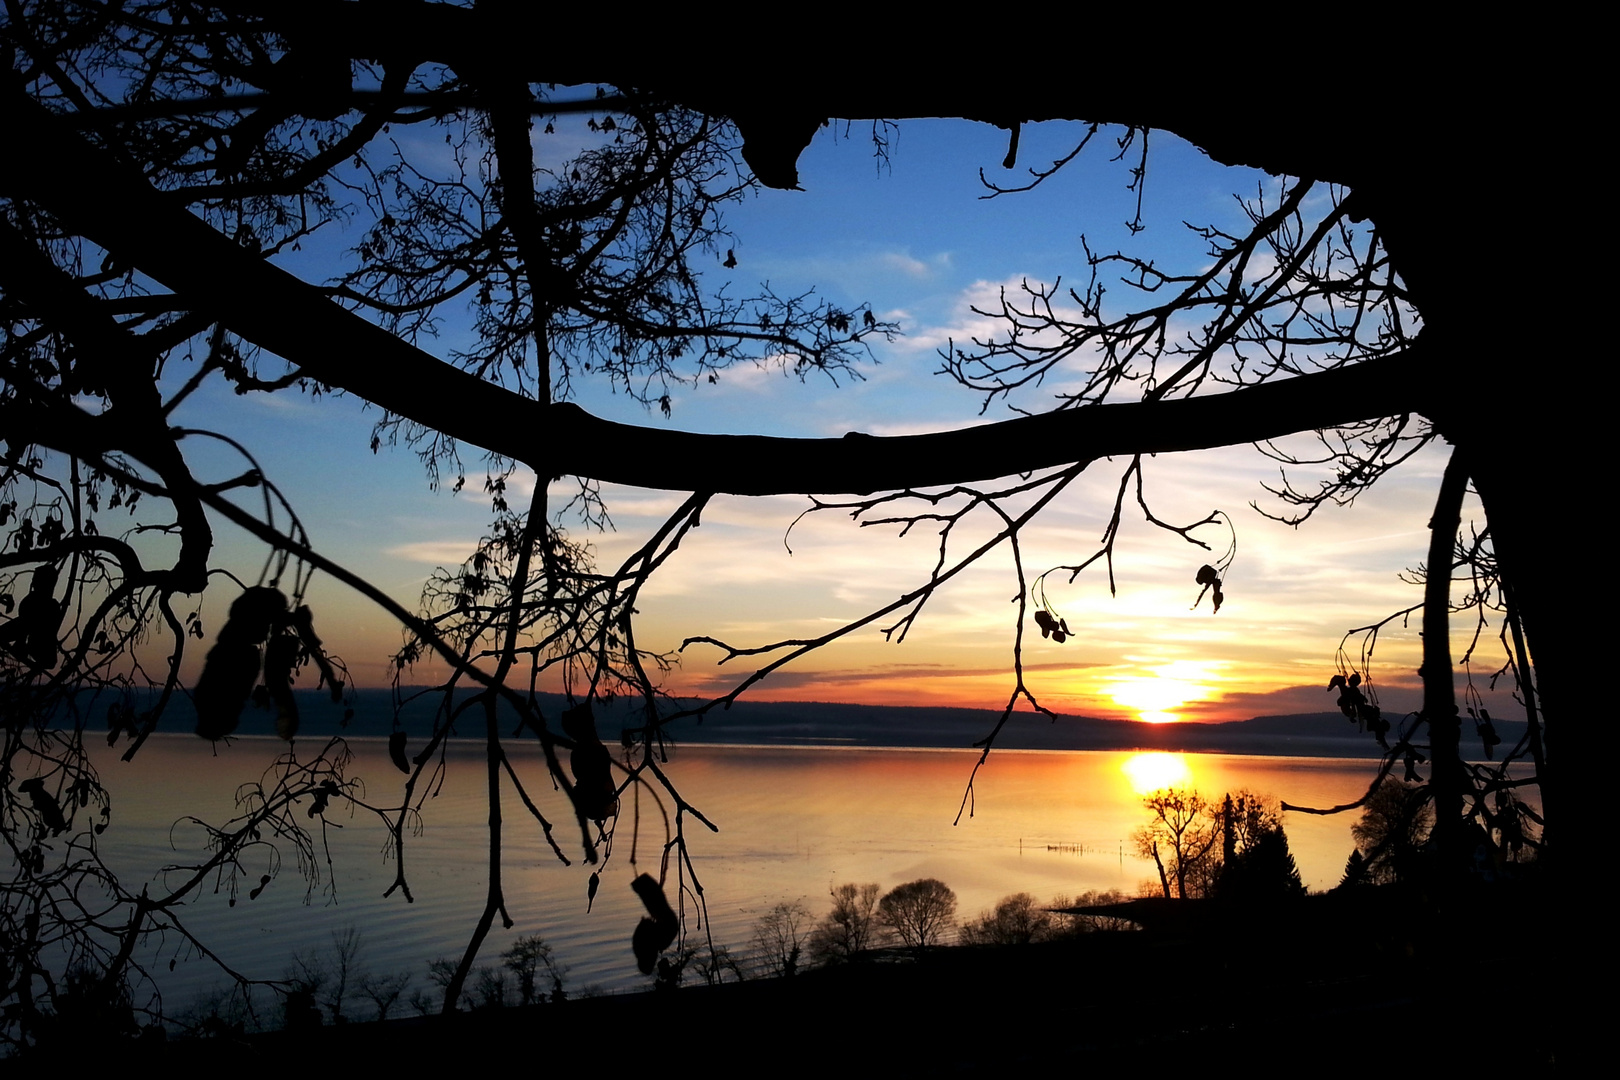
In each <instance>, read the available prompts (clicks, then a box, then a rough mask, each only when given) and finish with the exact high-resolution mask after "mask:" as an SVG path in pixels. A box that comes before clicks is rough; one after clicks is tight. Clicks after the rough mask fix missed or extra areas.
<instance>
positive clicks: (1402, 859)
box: [1345, 779, 1434, 885]
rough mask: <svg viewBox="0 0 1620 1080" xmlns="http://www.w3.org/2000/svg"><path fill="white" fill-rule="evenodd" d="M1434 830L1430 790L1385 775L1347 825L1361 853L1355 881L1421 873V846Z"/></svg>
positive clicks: (1380, 881)
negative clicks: (1354, 821)
mask: <svg viewBox="0 0 1620 1080" xmlns="http://www.w3.org/2000/svg"><path fill="white" fill-rule="evenodd" d="M1433 831H1434V806H1433V804H1432V802H1431V796H1430V793H1429V791H1428V790H1427V789H1426V788H1424V787H1422V786H1420V785H1417V784H1409V783H1405V782H1403V781H1400V780H1393V779H1387V780H1385V781H1384V782H1383V783H1382V784H1379V785H1378V790H1377V791H1375V792H1373V794H1372V797H1371V798H1370V799H1368V800H1367V803H1366V806H1365V807H1364V808H1363V809H1362V812H1361V817H1360V819H1359V820H1357V821H1356V823H1355V824H1354V825H1352V826H1350V835H1351V836H1353V837H1355V840H1356V851H1357V853H1358V854H1359V855H1360V856H1361V859H1360V863H1359V866H1358V868H1357V869H1358V872H1357V875H1356V878H1355V879H1354V881H1351V879H1350V868H1349V867H1346V870H1345V876H1346V880H1347V882H1349V883H1352V884H1354V883H1358V882H1367V883H1369V884H1374V885H1381V884H1387V883H1389V882H1393V881H1401V880H1403V879H1410V878H1413V877H1416V876H1420V873H1421V871H1420V869H1419V867H1420V865H1421V863H1422V862H1423V861H1424V848H1425V846H1426V845H1427V844H1428V842H1429V836H1430V834H1431V833H1432V832H1433Z"/></svg>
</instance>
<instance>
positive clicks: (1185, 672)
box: [1108, 660, 1216, 724]
mask: <svg viewBox="0 0 1620 1080" xmlns="http://www.w3.org/2000/svg"><path fill="white" fill-rule="evenodd" d="M1147 670H1148V671H1149V672H1151V673H1152V674H1148V675H1125V676H1120V677H1118V678H1116V679H1114V680H1112V686H1111V688H1110V689H1109V691H1108V694H1109V696H1110V697H1111V698H1112V699H1113V701H1114V703H1115V704H1117V705H1123V706H1125V707H1126V708H1128V709H1134V710H1136V716H1137V719H1138V720H1141V721H1143V722H1144V723H1148V724H1167V723H1174V722H1175V721H1177V720H1179V719H1180V717H1178V716H1177V715H1176V714H1175V713H1174V712H1173V711H1172V710H1174V709H1176V708H1177V707H1179V706H1182V705H1185V704H1187V703H1188V702H1190V701H1203V700H1205V699H1207V698H1209V697H1210V696H1212V694H1213V693H1214V691H1213V689H1212V688H1211V687H1209V686H1207V685H1205V684H1206V682H1207V681H1213V680H1214V679H1215V678H1216V676H1213V675H1211V674H1210V673H1209V672H1208V670H1206V669H1205V668H1204V667H1202V666H1201V665H1199V664H1195V663H1193V662H1191V661H1187V660H1176V661H1173V662H1171V663H1168V664H1160V665H1158V666H1156V667H1152V668H1148V669H1147Z"/></svg>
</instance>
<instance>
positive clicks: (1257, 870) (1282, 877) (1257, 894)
mask: <svg viewBox="0 0 1620 1080" xmlns="http://www.w3.org/2000/svg"><path fill="white" fill-rule="evenodd" d="M1142 801H1143V804H1144V805H1145V806H1146V807H1147V808H1148V810H1149V811H1151V813H1152V820H1151V821H1150V822H1149V823H1148V824H1147V825H1146V826H1144V827H1142V828H1141V829H1139V830H1137V834H1136V845H1137V850H1138V852H1139V853H1140V854H1141V855H1142V856H1143V857H1144V858H1151V859H1152V860H1153V861H1154V865H1155V867H1156V868H1157V869H1158V872H1159V887H1160V891H1161V892H1162V893H1163V895H1164V896H1165V897H1166V898H1167V899H1168V898H1172V897H1175V898H1181V899H1191V898H1196V897H1206V896H1219V897H1225V898H1228V899H1238V900H1262V899H1286V898H1288V897H1292V896H1303V895H1304V894H1305V886H1304V884H1303V883H1302V882H1301V881H1300V878H1299V869H1298V867H1296V866H1295V865H1294V857H1293V855H1291V854H1290V853H1289V851H1288V837H1287V835H1286V834H1285V833H1284V832H1283V825H1282V816H1281V813H1280V811H1279V810H1278V808H1277V802H1276V800H1274V799H1269V798H1266V797H1264V796H1260V795H1256V794H1255V793H1253V792H1251V791H1238V792H1231V793H1228V794H1227V795H1225V796H1224V797H1223V798H1222V799H1221V801H1220V803H1218V804H1217V803H1211V802H1209V801H1208V800H1206V799H1204V798H1203V797H1202V796H1201V795H1199V794H1198V792H1196V791H1194V790H1192V789H1190V788H1167V789H1164V790H1161V791H1155V792H1153V793H1152V794H1150V795H1148V796H1146V797H1145V798H1144V799H1143V800H1142Z"/></svg>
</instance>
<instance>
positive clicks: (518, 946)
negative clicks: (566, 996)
mask: <svg viewBox="0 0 1620 1080" xmlns="http://www.w3.org/2000/svg"><path fill="white" fill-rule="evenodd" d="M501 964H502V966H503V967H505V968H506V970H507V971H510V972H511V973H512V978H513V979H514V980H516V982H517V990H518V1004H519V1005H532V1004H534V1003H535V1002H537V1001H544V1000H545V992H544V991H542V990H540V989H539V988H538V986H537V985H536V980H537V979H538V978H539V976H540V975H541V974H542V973H543V974H544V975H545V977H546V982H547V984H548V985H549V986H550V987H551V988H552V989H553V993H557V992H560V991H562V989H563V979H564V977H565V976H566V975H567V974H568V967H567V965H566V964H561V963H559V962H558V961H557V960H556V958H555V957H554V956H553V955H552V949H551V946H550V945H548V944H546V942H545V939H544V938H542V937H540V935H538V934H525V935H523V936H522V937H520V938H518V939H517V940H516V941H514V942H513V943H512V947H511V948H509V949H507V950H506V951H505V952H503V953H501Z"/></svg>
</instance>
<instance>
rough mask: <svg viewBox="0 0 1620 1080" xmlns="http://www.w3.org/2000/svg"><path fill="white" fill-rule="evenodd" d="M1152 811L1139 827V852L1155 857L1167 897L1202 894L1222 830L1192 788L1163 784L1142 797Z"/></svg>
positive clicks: (1137, 842) (1214, 858)
mask: <svg viewBox="0 0 1620 1080" xmlns="http://www.w3.org/2000/svg"><path fill="white" fill-rule="evenodd" d="M1142 805H1144V806H1146V807H1147V808H1148V811H1149V812H1150V813H1151V814H1152V818H1151V820H1150V821H1149V822H1148V824H1146V825H1144V826H1142V827H1141V828H1140V829H1138V830H1137V831H1136V835H1135V837H1134V840H1135V842H1136V850H1137V854H1139V855H1141V856H1142V857H1143V858H1144V859H1152V860H1153V865H1154V866H1155V867H1156V868H1157V869H1158V872H1159V887H1160V889H1161V890H1162V891H1163V893H1164V895H1165V896H1166V897H1175V898H1178V899H1183V900H1184V899H1187V898H1188V897H1192V896H1202V895H1203V894H1204V892H1205V889H1206V886H1207V884H1208V882H1209V881H1210V880H1211V879H1212V878H1213V876H1214V874H1213V866H1214V865H1215V864H1217V863H1218V861H1219V848H1218V847H1217V846H1216V845H1217V844H1219V843H1220V831H1219V829H1218V828H1217V824H1216V822H1214V821H1212V820H1210V816H1209V813H1208V810H1209V806H1208V804H1207V803H1205V801H1204V799H1203V796H1201V795H1199V794H1198V792H1196V791H1194V790H1192V789H1191V788H1162V789H1160V790H1158V791H1155V792H1153V793H1151V794H1149V795H1146V796H1144V797H1143V799H1142Z"/></svg>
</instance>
